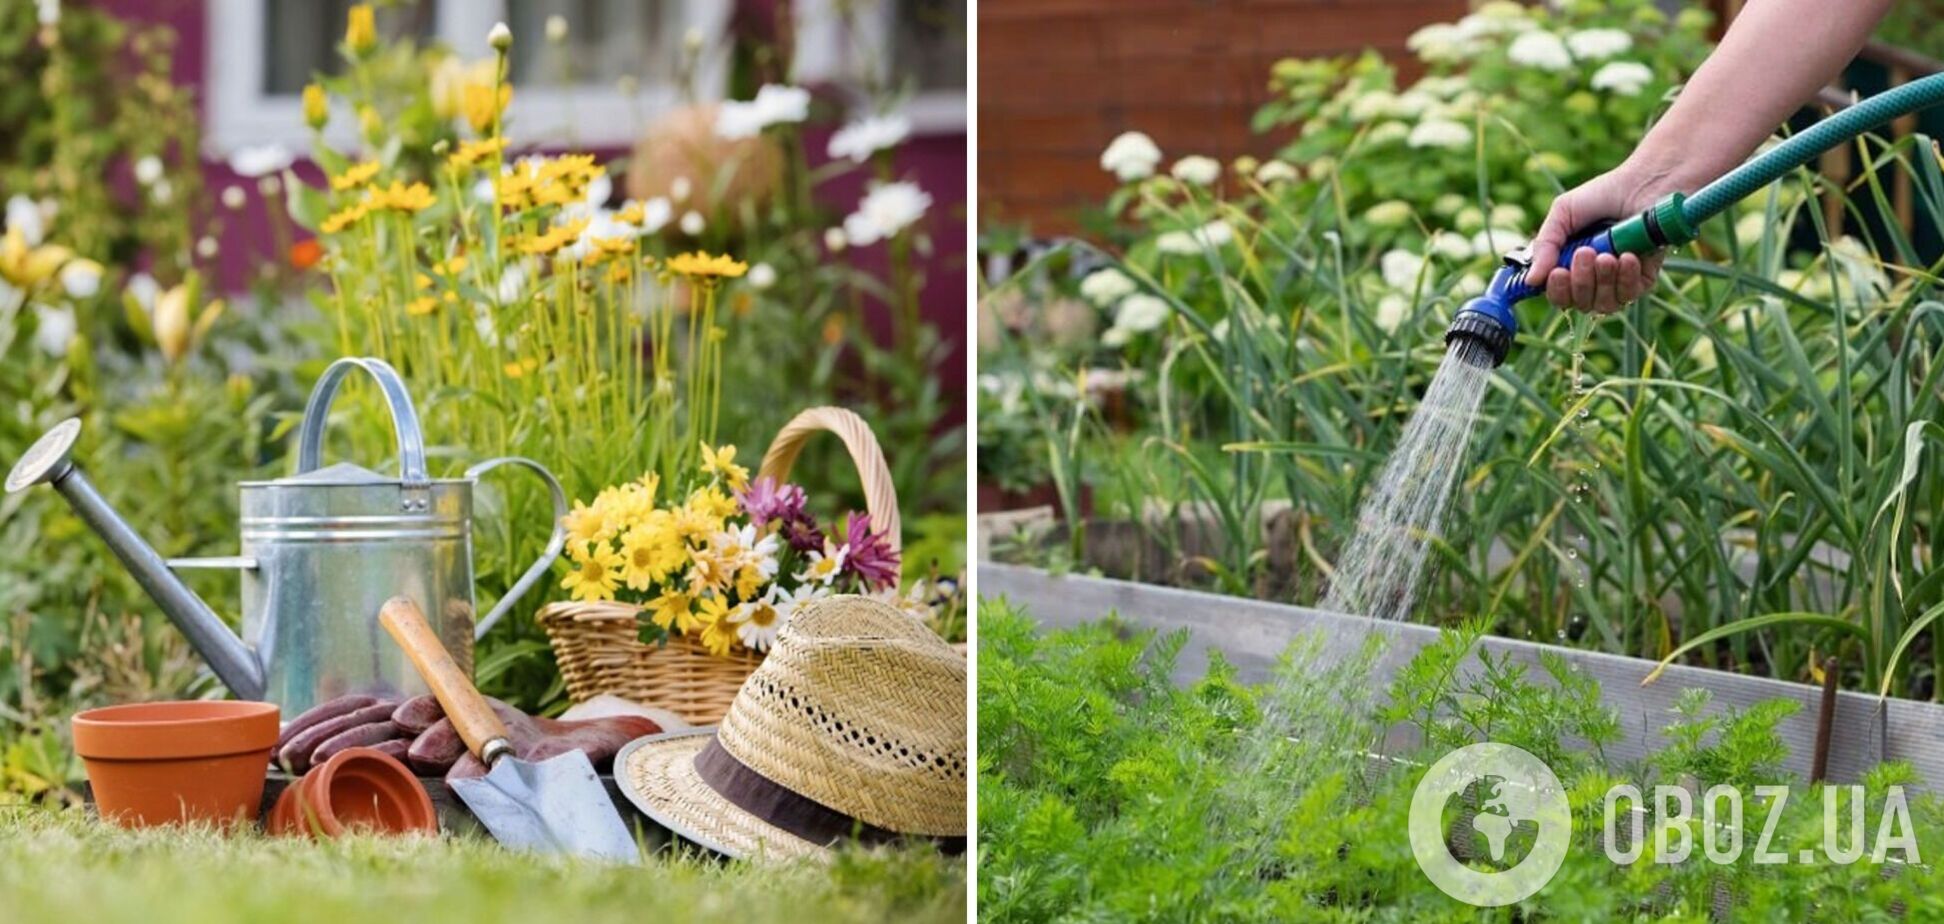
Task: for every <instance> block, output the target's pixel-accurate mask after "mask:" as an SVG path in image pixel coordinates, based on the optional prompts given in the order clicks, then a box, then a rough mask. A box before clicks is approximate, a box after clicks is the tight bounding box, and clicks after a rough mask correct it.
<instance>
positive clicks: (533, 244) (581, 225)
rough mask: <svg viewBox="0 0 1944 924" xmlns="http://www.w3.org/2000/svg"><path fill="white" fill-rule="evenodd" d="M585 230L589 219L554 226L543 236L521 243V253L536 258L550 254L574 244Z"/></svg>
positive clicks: (539, 235)
mask: <svg viewBox="0 0 1944 924" xmlns="http://www.w3.org/2000/svg"><path fill="white" fill-rule="evenodd" d="M585 230H587V219H584V218H582V219H576V220H574V221H570V222H567V223H566V224H562V225H554V226H553V227H552V228H550V229H548V230H547V231H546V232H544V233H542V234H537V235H534V236H533V237H530V238H527V239H526V240H524V241H521V242H520V251H521V252H522V253H527V254H531V255H534V256H540V255H542V254H550V253H553V252H554V251H556V250H559V249H560V248H562V247H565V246H567V245H568V244H572V243H573V242H574V240H575V239H576V238H578V237H580V235H581V232H582V231H585Z"/></svg>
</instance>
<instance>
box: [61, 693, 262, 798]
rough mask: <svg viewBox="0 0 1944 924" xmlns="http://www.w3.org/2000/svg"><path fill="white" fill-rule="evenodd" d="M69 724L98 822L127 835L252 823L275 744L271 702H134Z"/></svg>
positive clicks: (91, 712)
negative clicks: (189, 825) (188, 825)
mask: <svg viewBox="0 0 1944 924" xmlns="http://www.w3.org/2000/svg"><path fill="white" fill-rule="evenodd" d="M72 725H73V729H74V750H75V753H77V754H80V755H81V760H82V762H83V764H85V765H86V767H87V771H88V782H89V784H91V785H92V786H93V788H94V798H95V805H96V806H97V807H98V808H99V809H100V811H101V817H103V818H106V819H109V820H112V821H114V822H115V823H117V824H120V825H122V826H123V827H128V828H144V827H149V826H152V825H164V824H177V823H182V822H213V823H215V824H218V825H223V826H229V825H233V824H235V823H236V822H238V821H243V820H248V819H252V818H254V817H256V809H257V805H258V803H260V802H261V801H262V800H263V777H264V770H265V768H266V767H267V766H268V765H269V762H270V749H271V748H272V747H274V746H275V745H276V743H277V707H276V705H275V704H274V703H248V702H226V701H196V702H171V703H134V704H130V705H126V706H108V707H105V708H101V709H89V710H87V711H85V712H80V713H76V714H75V716H74V719H73V721H72Z"/></svg>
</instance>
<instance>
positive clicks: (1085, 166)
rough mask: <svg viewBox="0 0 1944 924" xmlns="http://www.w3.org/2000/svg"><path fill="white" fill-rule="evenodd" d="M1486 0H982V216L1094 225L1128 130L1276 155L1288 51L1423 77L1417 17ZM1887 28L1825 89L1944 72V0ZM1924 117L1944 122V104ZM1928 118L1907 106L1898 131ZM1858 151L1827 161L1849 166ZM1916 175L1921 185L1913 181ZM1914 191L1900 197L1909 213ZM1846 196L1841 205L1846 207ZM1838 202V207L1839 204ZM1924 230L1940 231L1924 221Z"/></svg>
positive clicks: (1050, 227) (1860, 87)
mask: <svg viewBox="0 0 1944 924" xmlns="http://www.w3.org/2000/svg"><path fill="white" fill-rule="evenodd" d="M1746 2H1747V0H1706V2H1701V3H1695V2H1686V0H1662V2H1661V3H1660V6H1661V7H1663V8H1664V9H1666V10H1667V11H1669V12H1675V11H1678V10H1680V9H1681V8H1684V7H1689V6H1702V7H1705V8H1707V9H1709V10H1710V11H1711V12H1713V13H1714V14H1715V16H1716V22H1717V27H1716V28H1717V34H1719V29H1720V27H1721V26H1720V24H1722V23H1726V22H1729V21H1731V20H1732V19H1733V17H1734V14H1735V13H1736V12H1738V11H1739V10H1740V9H1741V8H1742V7H1743V6H1744V5H1745V4H1746ZM1475 5H1476V4H1475V3H1474V2H1472V0H982V2H980V4H979V20H978V28H979V64H980V67H979V152H978V156H979V204H978V208H979V221H980V226H981V227H982V228H983V227H990V226H995V225H999V226H1008V227H1024V228H1026V229H1027V230H1029V231H1030V232H1031V233H1032V234H1034V235H1037V236H1045V235H1050V234H1064V233H1070V232H1073V231H1076V230H1079V229H1080V226H1081V224H1082V219H1083V216H1084V214H1085V210H1087V209H1089V208H1092V207H1097V205H1098V203H1100V202H1101V201H1103V199H1104V197H1105V196H1106V195H1107V194H1108V193H1109V192H1110V191H1112V190H1113V188H1114V187H1115V185H1116V184H1115V181H1114V179H1113V177H1112V176H1110V175H1109V174H1108V173H1106V172H1105V171H1103V170H1102V169H1101V168H1100V152H1101V150H1102V149H1103V148H1105V147H1106V145H1107V142H1108V141H1109V140H1111V139H1112V138H1113V137H1114V136H1115V135H1118V134H1120V133H1121V132H1124V131H1131V130H1139V131H1143V132H1146V133H1147V134H1148V135H1149V136H1151V137H1152V138H1153V139H1154V141H1155V142H1156V143H1157V144H1158V145H1160V147H1161V149H1162V150H1163V151H1164V152H1168V153H1169V154H1170V155H1171V156H1172V155H1176V154H1185V153H1196V154H1205V155H1208V156H1211V157H1214V158H1216V159H1217V160H1220V161H1222V162H1224V163H1227V162H1229V161H1230V160H1232V159H1233V158H1235V157H1238V156H1241V155H1244V154H1250V155H1255V156H1267V155H1270V154H1273V153H1274V152H1275V151H1276V149H1277V148H1278V147H1280V146H1281V145H1282V144H1283V143H1284V142H1285V141H1286V140H1287V135H1286V133H1273V134H1264V133H1258V132H1256V131H1254V130H1252V129H1251V127H1250V120H1251V118H1252V117H1253V116H1254V115H1255V113H1256V110H1257V109H1258V108H1259V107H1260V106H1261V105H1262V104H1263V103H1264V102H1266V101H1268V99H1269V95H1270V94H1269V89H1268V78H1269V69H1270V66H1271V65H1272V64H1274V63H1275V62H1276V61H1277V60H1280V59H1282V58H1289V57H1299V58H1314V57H1328V56H1337V55H1355V54H1358V53H1360V52H1362V51H1363V50H1364V49H1367V48H1370V49H1376V50H1377V51H1378V52H1380V53H1382V54H1383V55H1384V56H1385V57H1386V58H1387V59H1388V60H1390V61H1391V63H1393V64H1395V65H1397V66H1398V68H1399V77H1400V79H1401V80H1402V81H1404V82H1409V81H1411V80H1414V79H1416V77H1418V76H1419V74H1420V72H1421V70H1422V68H1421V67H1420V66H1419V65H1418V63H1417V62H1416V60H1415V59H1414V58H1412V56H1410V55H1409V54H1408V53H1407V52H1406V50H1405V47H1404V43H1405V40H1406V39H1407V38H1408V37H1409V36H1410V35H1411V33H1412V32H1414V31H1416V30H1417V29H1418V28H1420V27H1422V26H1424V25H1427V24H1430V23H1434V22H1449V21H1453V20H1456V19H1458V18H1459V17H1461V16H1463V15H1465V13H1466V12H1468V11H1469V10H1471V9H1472V8H1473V7H1474V6H1475ZM1877 36H1878V41H1876V42H1873V43H1872V45H1871V47H1870V48H1869V49H1866V50H1865V52H1864V54H1863V55H1862V56H1860V57H1859V59H1858V61H1857V62H1856V64H1855V65H1853V66H1852V67H1851V68H1850V69H1849V71H1847V72H1846V73H1845V74H1844V75H1843V78H1842V79H1841V80H1839V81H1837V82H1836V83H1835V84H1834V85H1832V87H1831V89H1830V91H1829V92H1828V93H1826V94H1825V99H1824V100H1823V102H1824V103H1826V104H1841V103H1842V102H1843V101H1844V100H1846V99H1847V97H1848V94H1849V91H1852V90H1853V91H1855V92H1857V93H1861V94H1864V95H1868V94H1870V93H1872V92H1876V91H1877V90H1880V89H1882V88H1884V87H1886V86H1891V85H1894V84H1896V83H1901V82H1903V81H1904V80H1908V79H1912V78H1913V77H1918V76H1923V75H1924V74H1927V73H1934V72H1935V71H1936V68H1937V63H1936V61H1935V60H1933V59H1935V58H1938V57H1940V56H1944V2H1938V0H1924V2H1905V3H1899V4H1897V5H1896V7H1895V10H1894V12H1893V13H1892V14H1891V17H1890V19H1888V20H1886V22H1885V23H1884V25H1883V27H1882V28H1881V29H1879V30H1878V33H1877ZM1925 119H1926V120H1925V121H1923V122H1922V125H1923V126H1925V127H1926V130H1927V131H1928V132H1929V133H1933V134H1934V133H1935V132H1936V131H1937V130H1939V129H1944V115H1939V114H1937V113H1932V114H1930V115H1928V116H1926V117H1925ZM1918 126H1919V120H1918V119H1909V120H1905V123H1904V124H1902V125H1900V126H1899V127H1898V133H1900V134H1905V133H1908V132H1909V131H1911V130H1913V129H1914V128H1916V127H1918ZM1847 156H1848V154H1847V153H1846V152H1841V151H1839V152H1836V153H1835V154H1834V155H1832V157H1831V158H1830V160H1829V161H1828V162H1826V163H1825V164H1824V169H1825V170H1835V171H1841V170H1843V169H1845V168H1844V166H1843V165H1842V164H1841V163H1839V161H1841V160H1842V159H1843V158H1845V157H1847ZM1905 185H1906V186H1907V184H1905ZM1909 202H1910V200H1909V191H1908V189H1904V188H1900V190H1899V191H1897V200H1896V203H1895V211H1897V212H1898V213H1899V217H1902V218H1904V219H1905V223H1906V226H1909V223H1908V218H1909V207H1910V206H1909ZM1833 207H1834V206H1833V204H1832V208H1833ZM1833 217H1834V216H1832V218H1833ZM1912 230H1913V232H1914V233H1917V234H1919V235H1920V236H1923V235H1926V234H1929V233H1934V232H1928V231H1927V230H1926V229H1921V228H1914V227H1913V228H1912Z"/></svg>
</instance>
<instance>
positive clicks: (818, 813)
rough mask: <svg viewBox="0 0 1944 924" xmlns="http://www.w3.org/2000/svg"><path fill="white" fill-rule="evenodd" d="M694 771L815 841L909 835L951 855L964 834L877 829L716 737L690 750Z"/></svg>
mask: <svg viewBox="0 0 1944 924" xmlns="http://www.w3.org/2000/svg"><path fill="white" fill-rule="evenodd" d="M695 772H696V775H697V776H699V777H701V778H702V782H704V783H707V784H708V785H709V788H710V789H713V790H715V791H716V794H717V795H719V796H721V797H723V798H724V799H727V800H729V804H731V805H734V806H735V807H737V808H739V809H742V810H743V811H745V812H748V813H749V814H751V815H754V816H756V817H757V818H759V819H762V820H763V821H764V822H765V823H767V824H770V825H774V826H775V827H778V828H781V829H783V830H785V831H788V832H790V833H791V834H794V835H796V836H797V837H800V838H803V839H804V840H806V841H809V842H811V843H813V844H817V845H819V846H828V845H830V844H833V843H835V842H837V841H840V840H844V839H845V838H854V839H856V840H857V842H858V843H861V844H867V845H876V844H888V843H892V842H894V841H906V840H909V841H930V842H931V843H933V844H935V845H937V847H938V849H939V850H941V851H944V852H945V853H947V854H951V855H953V856H957V855H959V854H962V853H964V852H965V838H964V837H951V836H943V835H925V834H905V833H901V832H898V831H893V830H890V829H889V828H880V827H878V826H876V825H873V824H871V823H869V822H866V821H863V820H862V819H858V818H853V817H851V816H849V815H846V814H844V813H843V812H840V811H837V810H836V809H833V808H831V807H829V806H827V805H824V804H823V803H821V802H818V801H816V800H815V799H812V798H810V797H808V796H805V795H803V794H801V793H798V792H794V791H792V790H790V789H788V788H785V787H784V786H783V785H782V784H779V783H776V782H773V781H771V780H770V779H769V778H768V777H766V776H763V775H762V774H760V773H757V772H756V771H755V770H752V769H750V767H749V765H748V764H745V763H743V762H742V761H740V760H737V759H736V755H734V754H731V753H729V751H728V749H727V748H724V747H723V746H722V739H721V738H716V737H713V736H712V737H710V738H709V743H708V745H707V746H705V747H703V748H702V750H701V751H700V752H698V753H697V754H696V755H695Z"/></svg>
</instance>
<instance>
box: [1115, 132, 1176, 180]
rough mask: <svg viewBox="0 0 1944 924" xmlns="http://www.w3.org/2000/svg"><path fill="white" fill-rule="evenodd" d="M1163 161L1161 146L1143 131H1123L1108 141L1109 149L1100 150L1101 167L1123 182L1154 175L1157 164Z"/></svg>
mask: <svg viewBox="0 0 1944 924" xmlns="http://www.w3.org/2000/svg"><path fill="white" fill-rule="evenodd" d="M1159 163H1161V148H1160V147H1159V146H1157V145H1156V144H1155V143H1154V139H1153V138H1149V137H1148V136H1147V135H1145V134H1142V133H1141V132H1121V133H1120V134H1119V135H1116V136H1114V140H1112V141H1109V142H1107V149H1106V150H1104V151H1101V152H1100V169H1102V170H1105V171H1107V172H1108V173H1111V174H1113V175H1114V176H1115V177H1117V178H1119V179H1120V181H1121V182H1123V183H1131V182H1133V181H1135V180H1144V179H1147V178H1148V177H1151V176H1153V175H1154V168H1155V165H1157V164H1159Z"/></svg>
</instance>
